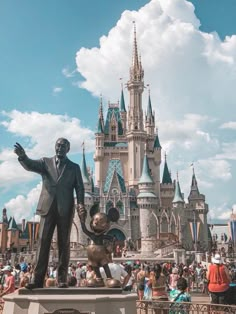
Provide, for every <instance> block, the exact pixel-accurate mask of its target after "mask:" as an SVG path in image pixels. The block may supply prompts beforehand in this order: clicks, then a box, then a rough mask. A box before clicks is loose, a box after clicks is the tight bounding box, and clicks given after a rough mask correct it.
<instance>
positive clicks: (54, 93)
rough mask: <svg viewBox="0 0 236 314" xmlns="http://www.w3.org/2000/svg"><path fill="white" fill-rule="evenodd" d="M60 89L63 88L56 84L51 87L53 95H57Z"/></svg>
mask: <svg viewBox="0 0 236 314" xmlns="http://www.w3.org/2000/svg"><path fill="white" fill-rule="evenodd" d="M62 91H63V88H62V87H58V86H56V87H53V90H52V92H53V95H57V94H59V93H61V92H62Z"/></svg>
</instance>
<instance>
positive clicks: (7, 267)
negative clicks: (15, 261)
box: [2, 265, 11, 271]
mask: <svg viewBox="0 0 236 314" xmlns="http://www.w3.org/2000/svg"><path fill="white" fill-rule="evenodd" d="M2 271H11V266H10V265H6V266H5V267H3V269H2Z"/></svg>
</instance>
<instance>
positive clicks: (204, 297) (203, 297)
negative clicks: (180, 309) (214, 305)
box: [190, 292, 210, 304]
mask: <svg viewBox="0 0 236 314" xmlns="http://www.w3.org/2000/svg"><path fill="white" fill-rule="evenodd" d="M190 294H191V299H192V302H193V303H200V304H202V303H210V297H209V295H208V294H202V293H200V292H191V293H190Z"/></svg>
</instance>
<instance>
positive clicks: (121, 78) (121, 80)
mask: <svg viewBox="0 0 236 314" xmlns="http://www.w3.org/2000/svg"><path fill="white" fill-rule="evenodd" d="M120 85H121V90H122V89H123V77H120Z"/></svg>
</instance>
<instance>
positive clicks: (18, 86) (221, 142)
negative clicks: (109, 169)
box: [0, 0, 236, 221]
mask: <svg viewBox="0 0 236 314" xmlns="http://www.w3.org/2000/svg"><path fill="white" fill-rule="evenodd" d="M194 9H195V11H194ZM133 20H135V21H136V27H137V37H138V46H139V50H140V51H141V55H142V63H143V67H144V71H145V83H146V84H148V83H149V84H150V86H151V87H150V88H151V97H152V105H153V107H154V109H155V111H156V121H157V124H158V128H159V136H160V141H161V144H162V147H163V152H164V151H165V152H166V153H167V156H168V164H169V167H170V169H171V172H172V176H173V178H175V176H176V171H179V179H180V184H181V188H182V190H183V192H184V193H185V197H187V196H188V193H189V186H190V179H191V168H190V167H189V165H190V164H191V163H192V162H194V165H195V172H196V175H197V179H198V183H199V189H200V192H201V193H203V194H205V195H206V200H207V202H208V203H209V208H210V215H209V217H210V219H211V220H214V221H216V220H217V219H220V220H225V219H228V217H229V214H230V212H231V208H232V207H236V205H235V204H236V202H235V198H234V189H235V188H234V187H235V185H236V179H235V173H236V163H235V159H236V157H235V156H236V154H235V153H236V141H235V132H236V119H235V117H236V112H235V102H236V95H235V94H234V89H235V84H236V76H235V73H236V37H235V36H234V34H236V25H235V20H236V3H235V1H234V0H228V1H223V0H222V1H220V0H219V1H214V0H194V1H192V2H187V1H185V0H152V1H144V0H136V1H133V0H130V1H125V0H119V1H110V0H107V1H88V0H87V1H85V0H70V1H66V0H60V1H58V0H57V1H56V0H50V1H46V0H43V1H42V0H41V1H37V0H36V1H31V0H23V1H21V2H20V3H19V1H17V0H11V1H6V0H4V1H1V4H0V43H1V49H0V138H1V142H0V143H1V144H0V208H3V207H4V206H6V207H7V209H8V212H9V215H14V216H15V217H16V219H17V220H20V219H22V218H23V217H26V218H27V219H30V218H31V217H32V215H33V213H34V211H35V208H36V203H37V198H38V193H39V190H40V178H39V177H38V176H37V175H34V174H31V173H28V172H25V171H24V170H23V169H21V167H20V166H19V165H18V164H17V162H16V157H15V156H14V154H13V153H12V147H13V145H14V143H15V141H19V142H20V143H22V144H23V145H24V147H25V148H26V151H27V153H28V155H29V156H31V157H35V158H37V157H41V156H45V155H47V156H50V155H52V154H53V147H54V142H55V139H56V138H57V137H59V136H61V135H63V136H66V137H68V138H69V139H70V140H71V143H72V149H71V152H70V158H71V159H72V160H74V161H76V162H78V163H80V161H81V143H82V142H83V140H84V141H85V143H86V152H87V154H88V155H87V159H88V164H89V165H90V166H91V167H93V164H92V156H93V147H94V142H93V138H94V136H93V133H94V131H95V128H96V124H97V113H98V106H99V95H100V94H102V95H103V99H104V106H105V108H106V105H107V102H108V100H110V101H112V102H115V101H117V99H118V98H119V96H120V81H119V78H120V77H123V81H124V83H125V82H126V81H127V80H128V71H129V66H130V63H131V54H132V36H133V25H132V21H133ZM127 96H128V95H127V92H126V91H125V97H126V106H128V97H127ZM146 103H147V93H144V96H143V104H144V107H145V106H146ZM144 109H145V108H144Z"/></svg>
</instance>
